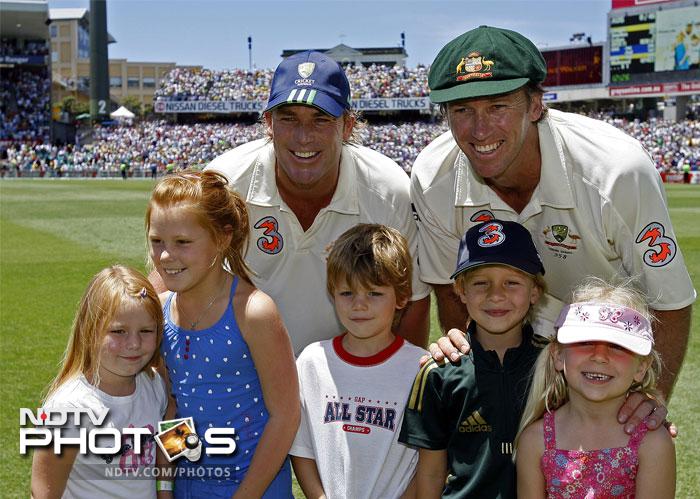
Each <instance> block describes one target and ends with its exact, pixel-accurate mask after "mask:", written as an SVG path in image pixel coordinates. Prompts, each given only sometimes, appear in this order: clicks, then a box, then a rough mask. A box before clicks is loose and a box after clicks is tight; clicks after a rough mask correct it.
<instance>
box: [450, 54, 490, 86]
mask: <svg viewBox="0 0 700 499" xmlns="http://www.w3.org/2000/svg"><path fill="white" fill-rule="evenodd" d="M494 64H495V62H494V61H490V60H488V59H485V58H484V57H482V55H481V54H480V53H479V52H470V53H469V54H467V56H466V57H462V59H461V60H460V61H459V64H457V67H456V68H455V71H456V73H457V81H464V80H472V79H475V78H491V77H492V76H493V73H492V72H491V67H492V66H493V65H494Z"/></svg>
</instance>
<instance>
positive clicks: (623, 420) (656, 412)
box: [617, 392, 678, 438]
mask: <svg viewBox="0 0 700 499" xmlns="http://www.w3.org/2000/svg"><path fill="white" fill-rule="evenodd" d="M667 415H668V409H666V406H665V405H663V403H662V401H660V400H658V399H654V398H649V397H647V396H645V395H644V394H642V393H639V392H632V393H630V395H629V396H628V397H627V400H625V403H624V404H622V407H621V408H620V411H619V412H618V414H617V420H618V421H619V422H620V424H624V425H625V433H627V434H629V435H631V434H632V433H633V432H634V429H635V428H636V427H637V425H638V424H639V422H640V421H642V420H643V419H644V418H646V417H647V416H649V417H648V419H647V421H646V425H647V428H648V429H650V430H656V429H658V428H660V427H661V426H664V427H666V428H667V429H668V432H669V433H670V434H671V436H672V437H673V438H675V437H676V436H677V435H678V429H677V428H676V426H675V425H674V424H673V423H671V422H669V421H666V416H667Z"/></svg>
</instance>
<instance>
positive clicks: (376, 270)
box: [326, 224, 413, 303]
mask: <svg viewBox="0 0 700 499" xmlns="http://www.w3.org/2000/svg"><path fill="white" fill-rule="evenodd" d="M412 273H413V271H412V265H411V253H410V252H409V251H408V243H407V242H406V238H405V237H403V236H402V235H401V233H400V232H399V231H398V230H396V229H393V228H391V227H387V226H385V225H379V224H358V225H356V226H354V227H352V228H351V229H349V230H347V231H345V232H344V233H343V234H342V235H341V236H340V237H339V238H338V239H337V240H336V241H335V242H334V243H333V246H332V248H331V251H330V254H329V255H328V260H327V262H326V276H327V277H326V289H327V290H328V293H330V294H331V296H332V295H333V294H334V293H335V290H336V289H337V288H338V286H339V285H340V284H341V283H345V284H347V285H348V286H350V287H351V288H352V287H354V286H356V285H357V284H359V285H361V286H364V287H370V286H373V285H374V286H391V287H392V288H394V292H395V294H396V302H397V303H404V302H406V301H408V300H409V299H410V297H411V294H412V289H411V276H412Z"/></svg>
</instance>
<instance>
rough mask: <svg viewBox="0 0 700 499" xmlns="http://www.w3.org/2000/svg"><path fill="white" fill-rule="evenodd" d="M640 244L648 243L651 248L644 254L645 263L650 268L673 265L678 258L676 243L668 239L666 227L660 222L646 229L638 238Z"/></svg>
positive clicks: (653, 223)
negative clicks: (676, 257) (672, 261)
mask: <svg viewBox="0 0 700 499" xmlns="http://www.w3.org/2000/svg"><path fill="white" fill-rule="evenodd" d="M636 242H637V243H638V244H640V243H644V242H646V245H647V246H648V247H649V248H651V249H650V250H648V251H646V252H644V256H643V260H644V263H646V264H647V265H649V266H650V267H663V266H664V265H667V264H669V263H671V260H673V257H675V256H676V251H677V247H676V242H675V241H674V240H673V239H671V238H670V237H666V230H665V229H664V226H663V225H661V224H660V223H658V222H651V223H650V224H649V225H647V226H646V227H644V228H643V229H642V231H641V232H640V233H639V235H638V236H637V240H636Z"/></svg>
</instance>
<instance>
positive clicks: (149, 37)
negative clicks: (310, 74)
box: [49, 0, 611, 69]
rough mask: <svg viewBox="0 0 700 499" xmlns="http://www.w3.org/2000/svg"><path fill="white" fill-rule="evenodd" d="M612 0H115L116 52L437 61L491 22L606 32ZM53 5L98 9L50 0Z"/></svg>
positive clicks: (239, 59)
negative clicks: (451, 44) (400, 54)
mask: <svg viewBox="0 0 700 499" xmlns="http://www.w3.org/2000/svg"><path fill="white" fill-rule="evenodd" d="M610 5H611V0H544V1H543V0H517V1H500V0H492V1H462V2H444V1H398V0H389V1H386V0H381V1H373V2H365V1H354V2H348V1H339V0H325V1H267V0H259V1H256V2H252V1H234V0H228V1H227V0H206V1H184V0H141V1H134V0H107V26H108V30H109V32H110V34H111V35H112V36H113V37H114V38H116V40H117V43H115V44H112V45H111V46H110V48H109V56H110V57H112V58H126V59H129V60H132V61H154V62H155V61H157V62H175V63H178V64H196V65H202V66H204V67H207V68H211V69H225V68H233V67H238V68H247V67H248V47H247V42H246V39H247V37H248V35H250V36H252V38H253V64H254V65H255V66H256V67H259V68H274V67H275V66H277V64H278V63H279V61H280V54H281V53H282V50H284V49H291V48H294V49H302V48H330V47H333V46H335V45H337V44H338V43H345V44H347V45H349V46H351V47H372V46H398V45H399V44H400V34H401V32H405V33H406V50H407V52H408V55H409V58H408V61H407V64H408V66H415V65H417V64H419V63H423V64H429V63H430V62H432V60H433V58H434V57H435V55H436V54H437V52H438V51H439V49H440V48H441V47H442V46H443V45H444V44H445V43H447V42H448V41H449V40H451V39H452V38H454V37H455V36H457V35H459V34H461V33H463V32H465V31H468V30H469V29H471V28H474V27H477V26H479V25H481V24H488V25H492V26H499V27H504V28H509V29H514V30H516V31H519V32H521V33H523V34H524V35H526V36H528V37H529V38H530V39H531V40H532V41H533V42H535V44H536V45H537V46H539V47H540V48H544V47H560V46H563V45H568V44H569V38H570V36H571V35H572V34H573V33H577V32H585V33H586V34H587V35H588V36H591V37H592V39H593V41H603V40H605V37H606V23H607V13H608V12H609V11H610ZM49 7H50V8H65V7H86V8H87V7H89V1H88V0H49Z"/></svg>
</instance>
